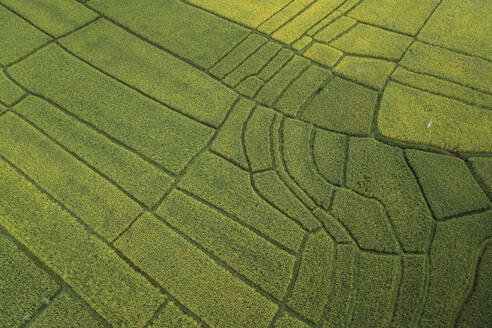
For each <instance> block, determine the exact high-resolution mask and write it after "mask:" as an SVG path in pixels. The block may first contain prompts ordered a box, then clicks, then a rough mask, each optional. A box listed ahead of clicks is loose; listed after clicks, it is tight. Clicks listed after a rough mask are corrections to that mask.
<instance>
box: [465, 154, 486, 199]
mask: <svg viewBox="0 0 492 328" xmlns="http://www.w3.org/2000/svg"><path fill="white" fill-rule="evenodd" d="M469 162H470V163H471V166H472V168H473V171H474V172H475V173H476V174H477V176H478V178H479V179H480V181H481V182H482V183H483V184H484V185H485V188H486V189H485V190H486V191H487V192H489V193H492V158H490V157H472V158H470V159H469Z"/></svg>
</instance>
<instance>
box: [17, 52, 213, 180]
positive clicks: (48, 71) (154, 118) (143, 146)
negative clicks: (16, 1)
mask: <svg viewBox="0 0 492 328" xmlns="http://www.w3.org/2000/svg"><path fill="white" fill-rule="evenodd" d="M9 73H10V74H11V75H12V76H13V77H14V78H15V79H16V80H17V81H19V82H20V83H22V84H23V85H25V86H26V87H27V88H29V90H31V91H33V92H34V93H36V94H39V95H42V96H44V97H46V98H48V99H50V100H52V101H54V102H55V103H57V104H58V105H60V106H63V107H64V108H65V110H66V111H68V112H70V113H71V114H73V115H75V116H77V117H78V118H80V119H82V120H84V121H86V122H88V123H90V124H91V125H93V126H94V127H95V128H97V129H99V130H102V131H103V132H105V133H106V134H108V135H109V136H111V137H112V138H114V139H117V140H118V141H120V142H122V143H124V144H125V145H127V146H129V147H131V148H133V149H135V150H137V151H139V152H141V153H143V154H144V155H145V156H146V157H148V158H150V159H151V160H152V161H154V162H156V163H158V164H160V165H162V166H163V167H164V168H166V169H168V170H169V171H171V172H173V173H178V172H180V171H181V170H182V169H184V167H186V165H187V164H188V162H189V161H190V160H191V158H192V157H193V156H194V155H195V154H196V153H197V152H198V151H199V150H200V149H202V148H203V147H204V146H205V145H206V144H207V143H208V142H209V140H210V139H211V138H212V135H213V133H214V130H213V129H211V128H209V127H207V126H205V125H202V124H199V123H197V122H196V121H193V120H191V119H189V118H187V117H185V116H183V115H181V114H179V113H176V112H174V111H172V110H170V109H169V108H167V107H165V106H162V105H160V104H158V103H156V102H155V101H152V100H151V99H148V98H147V97H144V96H142V95H141V94H139V93H137V92H135V91H133V90H132V89H130V88H128V87H126V86H124V85H122V84H120V83H118V82H117V81H116V80H114V79H111V78H109V77H107V76H106V75H104V74H101V73H99V72H98V71H97V70H96V69H94V68H92V67H90V66H89V65H86V64H84V63H83V62H82V61H80V60H78V59H76V58H74V57H73V56H70V55H69V54H67V53H66V52H64V51H63V50H62V49H61V48H60V47H58V46H56V45H50V46H48V47H46V48H44V49H42V50H40V51H39V52H37V53H36V54H34V55H32V56H30V57H29V58H27V59H26V60H24V61H22V62H20V63H19V64H16V65H15V66H12V67H11V68H10V69H9Z"/></svg>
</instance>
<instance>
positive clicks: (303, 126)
mask: <svg viewBox="0 0 492 328" xmlns="http://www.w3.org/2000/svg"><path fill="white" fill-rule="evenodd" d="M312 129H313V127H312V126H311V125H310V124H308V123H304V122H301V121H299V120H293V119H289V118H288V119H286V120H285V121H284V125H283V127H282V140H283V155H284V159H285V166H286V168H287V171H288V172H289V175H290V176H291V177H292V179H293V180H295V181H296V182H297V183H298V184H299V187H301V188H302V189H303V190H304V191H305V192H306V193H307V194H308V195H309V196H311V198H312V199H313V200H314V202H315V203H316V204H317V205H319V206H321V207H323V208H324V209H327V208H328V206H329V200H330V198H331V194H332V192H333V185H331V184H330V183H328V182H327V181H326V180H325V179H323V178H322V177H321V176H320V174H319V173H318V171H317V169H316V167H315V166H314V163H313V157H312V156H311V135H312Z"/></svg>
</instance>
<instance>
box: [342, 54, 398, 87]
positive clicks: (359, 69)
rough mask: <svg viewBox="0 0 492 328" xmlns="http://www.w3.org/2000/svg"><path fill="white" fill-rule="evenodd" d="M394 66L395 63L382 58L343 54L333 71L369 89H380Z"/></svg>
mask: <svg viewBox="0 0 492 328" xmlns="http://www.w3.org/2000/svg"><path fill="white" fill-rule="evenodd" d="M395 66H396V64H395V63H393V62H390V61H386V60H382V59H375V58H361V57H356V56H345V57H343V58H342V60H341V61H340V63H339V64H338V65H337V66H336V67H335V69H334V70H333V72H335V73H337V74H340V75H341V76H343V77H346V78H348V79H351V80H354V81H357V82H359V83H361V84H362V85H365V86H367V87H369V88H371V89H376V90H382V89H383V88H384V86H385V85H386V81H387V80H388V78H389V76H390V74H391V73H392V72H393V70H394V68H395Z"/></svg>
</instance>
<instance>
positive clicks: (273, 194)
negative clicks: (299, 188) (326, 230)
mask: <svg viewBox="0 0 492 328" xmlns="http://www.w3.org/2000/svg"><path fill="white" fill-rule="evenodd" d="M253 181H254V184H255V188H256V189H257V190H258V193H259V194H260V195H261V196H263V197H264V198H265V199H268V200H269V201H270V202H271V203H272V204H274V205H275V206H276V207H277V208H279V209H280V210H282V211H283V212H284V213H286V214H287V215H288V216H289V217H291V218H294V219H295V221H296V222H298V223H299V224H300V225H301V226H302V227H303V228H304V229H306V230H307V231H313V230H314V229H316V228H318V227H319V226H320V224H319V222H318V221H317V220H316V218H315V217H314V216H313V214H312V213H311V212H310V211H309V210H308V209H307V208H306V207H305V206H304V205H303V204H302V202H301V201H300V200H299V199H298V198H297V197H296V196H295V195H294V194H293V193H292V192H291V191H290V190H289V188H288V187H287V186H286V185H285V183H284V182H283V181H282V180H281V179H280V177H279V176H278V175H277V173H276V172H275V171H273V170H269V171H265V172H260V173H255V174H253Z"/></svg>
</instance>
